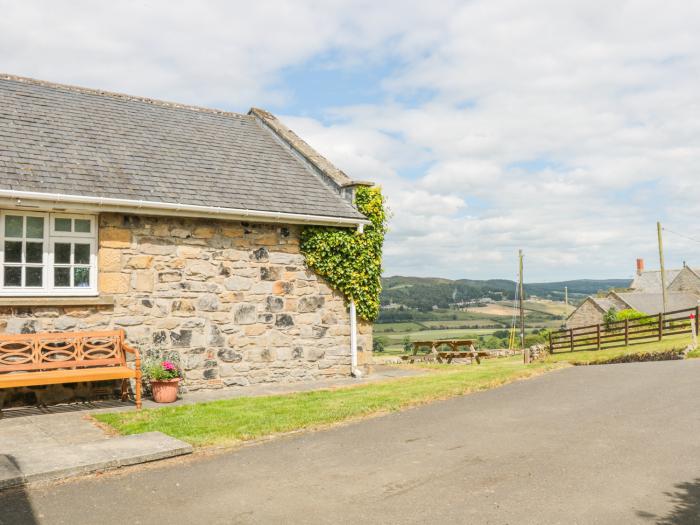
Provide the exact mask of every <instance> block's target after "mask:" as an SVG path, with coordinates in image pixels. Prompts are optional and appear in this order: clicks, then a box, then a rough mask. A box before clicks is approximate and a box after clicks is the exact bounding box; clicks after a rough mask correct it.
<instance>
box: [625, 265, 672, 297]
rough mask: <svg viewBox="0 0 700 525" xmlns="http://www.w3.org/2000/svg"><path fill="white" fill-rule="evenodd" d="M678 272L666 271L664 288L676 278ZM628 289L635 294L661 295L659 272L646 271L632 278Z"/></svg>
mask: <svg viewBox="0 0 700 525" xmlns="http://www.w3.org/2000/svg"><path fill="white" fill-rule="evenodd" d="M679 273H680V270H666V286H668V285H669V284H671V282H672V281H673V280H674V279H675V278H676V277H677V276H678V274H679ZM630 288H631V289H632V290H634V291H636V292H651V293H657V292H658V293H661V270H648V271H644V272H642V273H641V274H637V275H635V276H634V279H633V280H632V284H630Z"/></svg>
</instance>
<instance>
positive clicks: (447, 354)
mask: <svg viewBox="0 0 700 525" xmlns="http://www.w3.org/2000/svg"><path fill="white" fill-rule="evenodd" d="M442 345H447V346H449V347H450V350H449V351H444V350H438V348H439V347H440V346H442ZM411 346H412V353H411V354H409V355H403V356H401V359H403V360H404V361H408V362H409V363H413V362H415V361H422V360H425V359H426V358H427V359H431V360H432V359H435V360H436V361H437V362H438V363H444V362H447V363H448V364H449V363H452V360H453V359H465V358H467V357H469V358H471V359H472V360H473V361H476V363H477V364H481V359H480V358H481V357H487V356H488V355H489V353H488V352H480V351H477V350H476V348H475V347H474V340H473V339H451V340H435V341H416V342H414V343H412V345H411ZM426 347H427V348H430V352H429V353H428V354H427V355H426V356H419V355H418V350H420V349H421V348H426ZM464 347H467V348H468V349H467V350H460V348H464Z"/></svg>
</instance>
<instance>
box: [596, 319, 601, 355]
mask: <svg viewBox="0 0 700 525" xmlns="http://www.w3.org/2000/svg"><path fill="white" fill-rule="evenodd" d="M596 335H597V337H598V350H600V323H598V324H597V325H596Z"/></svg>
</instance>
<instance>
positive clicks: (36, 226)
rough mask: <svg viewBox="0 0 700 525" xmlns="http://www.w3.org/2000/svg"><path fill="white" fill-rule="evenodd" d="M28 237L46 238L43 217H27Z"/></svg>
mask: <svg viewBox="0 0 700 525" xmlns="http://www.w3.org/2000/svg"><path fill="white" fill-rule="evenodd" d="M27 237H28V238H30V239H43V238H44V218H43V217H27Z"/></svg>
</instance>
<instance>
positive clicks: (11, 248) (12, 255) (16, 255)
mask: <svg viewBox="0 0 700 525" xmlns="http://www.w3.org/2000/svg"><path fill="white" fill-rule="evenodd" d="M5 262H16V263H19V262H22V241H5Z"/></svg>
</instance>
